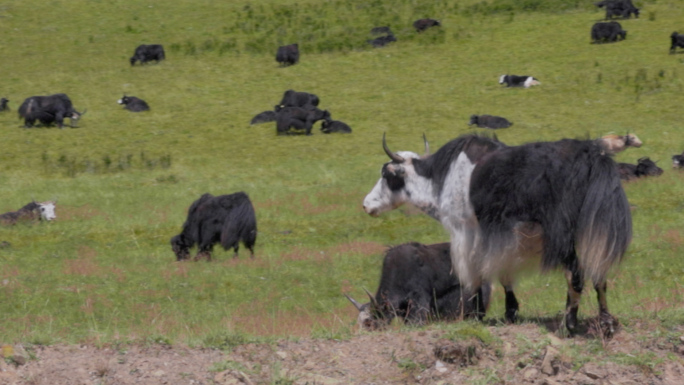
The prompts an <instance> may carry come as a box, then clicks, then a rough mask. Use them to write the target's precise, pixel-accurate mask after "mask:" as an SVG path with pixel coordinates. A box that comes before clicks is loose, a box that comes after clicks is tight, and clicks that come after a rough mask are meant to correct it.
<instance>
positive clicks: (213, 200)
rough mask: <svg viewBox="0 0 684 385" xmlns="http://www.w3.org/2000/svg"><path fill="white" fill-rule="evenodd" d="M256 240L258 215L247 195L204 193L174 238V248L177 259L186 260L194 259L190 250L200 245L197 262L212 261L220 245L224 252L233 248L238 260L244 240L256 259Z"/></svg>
mask: <svg viewBox="0 0 684 385" xmlns="http://www.w3.org/2000/svg"><path fill="white" fill-rule="evenodd" d="M256 237H257V226H256V215H255V214H254V207H252V202H251V201H250V200H249V197H248V196H247V194H245V193H244V192H237V193H234V194H230V195H219V196H213V195H211V194H204V195H202V196H201V197H200V198H199V199H198V200H196V201H195V202H193V203H192V205H191V206H190V209H188V218H187V219H186V221H185V223H184V224H183V231H181V233H180V234H178V235H176V236H174V237H173V238H171V247H172V249H173V252H174V253H175V254H176V260H178V261H182V260H185V259H188V258H189V257H190V248H191V247H193V246H194V245H195V244H197V247H198V252H197V254H196V255H195V261H198V260H200V259H201V258H205V257H206V258H207V260H208V261H211V252H212V250H213V248H214V244H216V243H217V242H218V243H220V244H221V246H223V249H224V250H228V249H230V248H233V250H234V251H235V255H234V256H233V258H237V256H238V248H239V246H240V243H239V242H240V241H242V243H244V245H245V247H247V248H248V249H249V252H250V254H251V257H252V258H254V243H255V242H256Z"/></svg>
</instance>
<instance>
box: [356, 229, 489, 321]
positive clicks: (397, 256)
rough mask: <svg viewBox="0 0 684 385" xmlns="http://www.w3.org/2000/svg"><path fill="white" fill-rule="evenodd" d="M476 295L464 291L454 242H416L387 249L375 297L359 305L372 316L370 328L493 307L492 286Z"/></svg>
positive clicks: (467, 314)
mask: <svg viewBox="0 0 684 385" xmlns="http://www.w3.org/2000/svg"><path fill="white" fill-rule="evenodd" d="M475 294H476V295H472V294H467V293H465V292H463V291H462V289H461V285H460V283H459V281H458V278H456V275H455V274H453V273H452V265H451V254H450V244H449V243H448V242H447V243H439V244H434V245H424V244H421V243H417V242H411V243H406V244H403V245H399V246H396V247H393V248H391V249H389V250H388V251H387V252H386V253H385V258H384V260H383V263H382V272H381V275H380V285H379V286H378V290H377V292H376V294H375V297H374V298H372V302H369V303H366V304H363V305H361V306H359V307H358V309H359V311H360V312H363V311H366V312H368V313H369V314H370V316H371V317H370V318H367V319H365V320H363V322H364V324H363V326H364V327H365V328H367V329H378V328H382V327H384V326H387V325H389V324H390V322H392V319H393V318H394V317H401V318H402V319H403V320H404V322H406V323H408V324H414V325H415V324H417V325H422V324H425V323H426V322H428V321H431V320H440V319H442V320H455V319H459V318H461V317H462V316H463V317H466V318H468V317H474V316H476V317H478V318H482V317H484V315H485V313H486V311H487V308H488V307H489V299H490V295H491V285H490V284H489V283H483V284H482V286H481V287H480V288H479V289H478V290H477V293H475ZM464 303H465V306H463V304H464ZM355 305H356V304H355Z"/></svg>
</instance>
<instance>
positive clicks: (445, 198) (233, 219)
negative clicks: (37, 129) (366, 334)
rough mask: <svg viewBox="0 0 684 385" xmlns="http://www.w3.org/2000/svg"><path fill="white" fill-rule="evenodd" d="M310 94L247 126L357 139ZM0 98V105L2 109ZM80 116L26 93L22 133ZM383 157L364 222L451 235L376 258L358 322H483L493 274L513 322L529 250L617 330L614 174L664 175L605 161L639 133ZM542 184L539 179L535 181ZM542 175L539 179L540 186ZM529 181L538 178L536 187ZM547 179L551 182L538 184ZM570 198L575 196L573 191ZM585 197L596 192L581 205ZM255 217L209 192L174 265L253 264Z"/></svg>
mask: <svg viewBox="0 0 684 385" xmlns="http://www.w3.org/2000/svg"><path fill="white" fill-rule="evenodd" d="M596 5H597V6H598V7H603V8H605V10H606V19H611V18H613V17H619V18H624V19H627V18H629V17H631V15H634V17H639V9H637V8H636V7H634V5H633V4H632V2H631V0H604V1H601V2H599V3H596ZM413 26H414V28H415V29H416V31H418V32H421V31H424V30H425V29H427V28H430V27H435V26H440V22H439V21H437V20H434V19H420V20H416V21H415V22H414V24H413ZM371 33H372V34H373V35H381V36H379V37H376V38H374V39H371V40H368V43H369V44H371V45H372V46H373V47H382V46H385V45H387V44H389V43H391V42H395V41H396V37H395V36H394V34H393V33H392V31H391V30H390V28H389V27H376V28H373V29H372V30H371ZM625 37H626V31H624V30H622V27H621V26H620V24H619V23H617V22H615V21H608V22H600V23H596V24H595V25H594V26H593V27H592V30H591V38H592V40H593V42H594V43H602V42H614V41H617V40H618V38H621V39H624V38H625ZM671 40H672V45H671V48H670V52H671V53H674V52H675V49H676V47H682V48H684V35H679V34H678V33H677V32H674V33H673V34H672V35H671ZM299 56H300V54H299V48H298V45H297V44H291V45H286V46H281V47H279V49H278V51H277V53H276V61H277V62H278V63H280V64H281V65H282V66H288V65H294V64H296V63H297V62H299V58H300V57H299ZM164 59H165V54H164V49H163V47H162V46H161V45H159V44H153V45H141V46H139V47H137V48H136V50H135V53H134V55H133V57H131V58H130V64H131V65H135V63H136V62H139V63H140V64H145V63H147V62H150V61H156V62H159V61H161V60H164ZM499 83H500V84H502V85H506V86H507V87H525V88H529V87H530V86H533V85H538V84H540V82H539V80H537V79H536V78H534V77H532V76H527V75H525V76H518V75H502V76H501V78H500V79H499ZM319 102H320V99H319V98H318V96H316V95H314V94H311V93H307V92H297V91H294V90H287V91H286V92H285V93H284V95H283V97H282V99H281V101H280V102H279V103H278V104H277V105H275V107H274V109H273V110H269V111H264V112H262V113H260V114H258V115H256V116H255V117H254V118H253V119H252V121H251V124H259V123H264V122H276V132H277V134H278V135H290V134H299V133H303V134H306V135H311V131H312V127H313V125H314V123H315V122H317V121H323V123H322V126H321V131H322V132H324V133H335V132H336V133H351V131H352V130H351V128H350V127H349V126H348V125H347V124H346V123H344V122H341V121H336V120H332V118H331V115H330V112H329V111H327V110H321V109H319V108H318V105H319ZM118 103H119V104H122V105H124V108H126V109H128V110H130V111H133V112H140V111H147V110H149V109H150V108H149V106H148V104H147V103H146V102H145V101H144V100H142V99H139V98H137V97H134V96H126V95H124V96H123V97H122V98H121V99H120V100H119V101H118ZM8 109H9V107H8V100H7V99H6V98H2V99H0V111H4V110H8ZM84 113H85V111H83V112H78V111H77V110H76V109H75V108H74V107H73V104H72V102H71V100H70V99H69V97H68V96H67V95H65V94H55V95H50V96H32V97H29V98H27V99H26V100H25V101H24V102H23V103H22V104H21V106H20V107H19V115H20V117H21V118H23V119H24V125H25V127H26V128H29V127H32V126H33V125H34V124H35V123H36V121H40V123H42V124H43V125H45V126H49V125H51V124H53V123H56V124H57V126H58V127H59V128H62V127H63V125H64V123H63V121H64V119H65V118H69V119H71V120H72V125H73V121H75V120H78V119H79V118H80V117H81V116H82V115H83V114H84ZM512 124H513V123H511V122H509V121H508V120H507V119H505V118H502V117H498V116H492V115H472V116H471V118H470V122H469V125H476V126H478V127H483V128H490V129H499V128H508V127H510V126H511V125H512ZM382 144H383V149H384V151H385V153H386V154H387V155H388V157H389V158H390V162H388V163H385V164H384V165H383V166H382V170H381V175H382V177H381V178H380V180H378V182H377V183H376V185H375V186H374V187H373V189H372V190H371V192H370V193H369V194H368V195H367V196H366V198H365V199H364V210H365V211H366V212H367V213H368V214H369V215H372V216H377V215H379V214H380V213H382V212H385V211H388V210H392V209H394V208H396V207H399V206H400V205H401V204H404V203H411V204H413V205H415V206H416V207H418V208H419V209H421V210H422V211H424V212H425V213H426V214H428V215H429V216H431V217H433V218H434V219H436V220H438V221H440V222H441V223H442V224H443V225H444V227H445V229H446V230H447V231H449V233H450V236H451V242H449V243H440V244H434V245H423V244H419V243H415V242H413V243H406V244H403V245H400V246H396V247H393V248H391V249H389V250H388V251H387V252H386V254H385V257H384V261H383V266H382V271H381V278H380V284H379V287H378V289H377V292H376V294H375V295H373V294H371V293H370V292H366V293H367V294H368V296H369V298H370V302H368V303H364V304H361V303H359V302H357V301H356V300H355V299H353V298H352V297H350V296H347V298H348V299H349V300H350V301H351V302H352V303H353V304H354V306H355V307H356V308H357V309H358V310H359V317H358V323H359V324H360V325H361V326H363V327H364V328H367V329H376V328H381V327H383V326H386V325H388V324H389V323H390V322H391V320H392V319H393V318H395V317H401V318H403V319H404V321H405V322H407V323H411V324H423V323H425V322H427V321H429V320H431V319H459V318H463V317H475V318H479V319H481V318H482V317H484V315H485V312H486V310H487V308H488V305H489V301H490V296H491V290H492V286H491V282H492V280H494V279H498V280H499V281H500V282H501V284H502V285H503V287H504V290H505V296H506V312H505V318H506V320H507V321H511V322H513V321H515V320H516V316H517V312H518V302H517V299H516V298H515V294H514V292H513V283H514V278H515V272H516V271H517V270H519V269H520V267H521V266H522V262H521V261H523V260H525V259H528V258H537V260H538V263H541V265H542V267H543V268H544V269H549V268H564V269H565V271H566V277H567V279H568V299H567V310H566V327H567V329H568V330H569V331H570V332H571V333H573V332H575V331H576V325H577V309H578V305H579V296H580V294H581V292H582V289H583V286H584V281H585V280H586V279H591V280H592V282H593V284H594V288H595V289H596V290H597V293H598V299H599V313H600V314H599V320H600V322H601V326H602V328H603V330H604V333H605V334H606V335H607V336H610V335H612V333H613V332H614V327H615V325H616V322H617V321H616V320H615V319H614V318H613V317H612V316H611V315H610V314H609V313H608V309H607V304H606V298H605V291H606V279H605V275H606V272H607V271H608V269H609V268H610V266H611V265H612V264H614V263H617V262H619V261H620V259H621V258H622V256H623V254H624V252H625V250H626V248H627V246H628V244H629V242H630V240H631V215H630V207H629V205H628V204H627V201H626V196H625V194H624V191H623V190H622V187H621V184H620V180H631V179H635V178H640V177H646V176H657V175H660V174H662V173H663V170H662V169H661V168H659V167H658V166H657V165H656V164H655V162H653V161H651V160H650V159H649V158H641V159H639V160H638V162H637V164H627V163H616V162H614V161H613V160H612V155H614V154H615V153H617V152H620V151H623V150H625V149H627V148H629V147H639V146H641V141H640V140H639V138H637V137H636V135H634V134H626V135H607V136H604V137H602V138H600V139H597V140H569V139H564V140H561V141H558V142H539V143H531V144H527V145H521V146H507V145H505V144H504V143H502V142H500V141H498V139H497V138H496V137H495V136H494V137H490V136H486V135H478V134H470V135H463V136H461V137H459V138H457V139H454V140H452V141H451V142H449V143H447V144H445V145H444V146H443V147H442V148H440V149H439V150H438V151H437V152H436V153H434V154H430V151H429V146H428V143H427V140H426V139H425V154H423V155H418V154H415V153H412V152H408V151H403V152H397V153H395V152H392V151H390V150H389V148H388V147H387V144H386V142H385V138H384V137H383V143H382ZM672 162H673V163H672V164H673V167H675V168H684V153H682V154H681V155H674V156H673V157H672ZM540 175H541V176H542V178H539V176H540ZM540 179H543V180H545V181H546V182H544V183H540V182H539V180H540ZM532 181H534V183H532ZM545 183H546V184H545ZM569 194H572V195H569ZM588 198H591V199H588ZM55 204H56V202H52V201H48V202H35V201H33V202H30V203H29V204H27V205H26V206H24V207H22V208H20V209H19V210H17V211H15V212H8V213H5V214H2V215H0V224H3V225H14V224H16V223H18V222H20V221H37V220H44V221H50V220H53V219H55V218H56V215H55ZM256 238H257V223H256V214H255V211H254V207H253V205H252V203H251V201H250V199H249V197H248V195H247V194H246V193H244V192H237V193H234V194H228V195H220V196H213V195H211V194H204V195H202V196H201V197H200V198H199V199H197V200H196V201H195V202H193V203H192V204H191V206H190V208H189V209H188V213H187V218H186V221H185V223H184V224H183V226H182V230H181V232H180V233H179V234H178V235H176V236H174V237H172V238H171V241H170V243H171V247H172V250H173V252H174V254H175V256H176V259H177V261H184V260H187V259H190V249H191V248H193V247H195V246H196V247H197V253H196V255H195V257H194V260H195V261H197V260H200V259H206V260H208V261H210V260H211V253H212V250H213V247H214V245H215V244H217V243H218V244H220V245H221V246H222V247H223V248H224V249H225V250H229V249H231V248H232V249H233V250H234V252H235V257H237V255H238V250H239V243H240V242H242V243H243V244H244V246H245V247H246V248H247V249H248V250H249V251H250V255H251V257H252V258H254V245H255V243H256Z"/></svg>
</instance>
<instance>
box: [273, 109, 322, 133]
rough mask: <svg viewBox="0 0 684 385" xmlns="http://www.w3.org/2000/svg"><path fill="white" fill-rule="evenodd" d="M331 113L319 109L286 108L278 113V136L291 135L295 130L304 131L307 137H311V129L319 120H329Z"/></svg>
mask: <svg viewBox="0 0 684 385" xmlns="http://www.w3.org/2000/svg"><path fill="white" fill-rule="evenodd" d="M329 119H330V112H328V111H327V110H320V109H318V108H314V109H306V108H301V107H285V108H282V109H281V110H279V111H278V113H277V117H276V134H277V135H290V134H293V133H297V132H293V131H290V128H294V129H295V130H304V133H305V134H306V135H311V128H312V127H313V125H314V123H316V122H317V121H319V120H329Z"/></svg>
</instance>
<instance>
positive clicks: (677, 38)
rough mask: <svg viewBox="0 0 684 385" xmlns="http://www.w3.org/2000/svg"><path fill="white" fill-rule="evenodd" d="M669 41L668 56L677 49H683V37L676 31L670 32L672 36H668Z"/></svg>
mask: <svg viewBox="0 0 684 385" xmlns="http://www.w3.org/2000/svg"><path fill="white" fill-rule="evenodd" d="M670 40H671V43H672V44H671V45H670V54H673V53H675V50H676V49H677V47H679V48H684V35H680V34H679V33H677V31H674V32H672V35H670Z"/></svg>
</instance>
